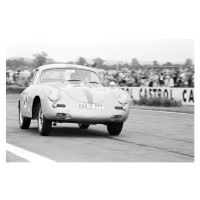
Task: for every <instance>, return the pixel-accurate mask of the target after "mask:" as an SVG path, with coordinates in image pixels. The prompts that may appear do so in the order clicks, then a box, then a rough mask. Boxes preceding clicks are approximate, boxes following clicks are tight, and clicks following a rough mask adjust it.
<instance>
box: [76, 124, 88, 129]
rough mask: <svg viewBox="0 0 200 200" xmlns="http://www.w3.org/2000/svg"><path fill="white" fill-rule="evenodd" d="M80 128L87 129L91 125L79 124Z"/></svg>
mask: <svg viewBox="0 0 200 200" xmlns="http://www.w3.org/2000/svg"><path fill="white" fill-rule="evenodd" d="M78 126H79V128H81V129H87V128H88V127H89V126H90V125H88V124H78Z"/></svg>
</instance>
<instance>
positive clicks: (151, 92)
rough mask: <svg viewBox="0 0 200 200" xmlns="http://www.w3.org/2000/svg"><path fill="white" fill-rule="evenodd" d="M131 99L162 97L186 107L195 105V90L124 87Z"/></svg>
mask: <svg viewBox="0 0 200 200" xmlns="http://www.w3.org/2000/svg"><path fill="white" fill-rule="evenodd" d="M121 89H123V90H125V91H127V92H128V94H129V95H130V97H131V99H132V100H133V99H135V100H140V98H141V97H147V98H150V97H161V98H168V99H174V100H177V101H181V102H182V104H185V105H194V88H164V87H122V88H121Z"/></svg>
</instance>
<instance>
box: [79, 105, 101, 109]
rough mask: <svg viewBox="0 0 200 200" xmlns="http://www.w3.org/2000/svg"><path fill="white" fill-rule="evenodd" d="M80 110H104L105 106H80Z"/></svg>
mask: <svg viewBox="0 0 200 200" xmlns="http://www.w3.org/2000/svg"><path fill="white" fill-rule="evenodd" d="M79 109H80V110H104V107H103V105H97V104H80V105H79Z"/></svg>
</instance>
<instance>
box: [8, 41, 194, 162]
mask: <svg viewBox="0 0 200 200" xmlns="http://www.w3.org/2000/svg"><path fill="white" fill-rule="evenodd" d="M34 45H36V44H34ZM34 45H33V44H27V45H20V44H19V45H18V46H16V44H15V45H12V44H10V46H8V47H7V56H8V57H7V60H6V101H7V102H6V111H7V113H6V117H7V118H6V120H7V127H6V133H7V135H6V140H7V144H6V145H7V148H8V149H7V157H6V159H7V160H6V161H7V162H32V161H33V162H34V161H35V159H36V157H37V156H38V157H39V158H40V159H42V157H43V158H44V161H45V160H47V159H48V160H49V161H52V162H194V104H195V92H194V87H195V83H194V82H195V81H194V80H195V64H194V41H193V40H187V39H179V40H178V39H177V40H172V39H167V40H161V39H160V40H159V39H157V40H107V41H102V42H101V43H98V42H95V41H94V42H87V43H86V42H83V43H77V42H71V43H70V42H66V43H63V45H62V46H59V44H54V45H53V44H51V46H49V45H48V44H45V43H44V44H43V43H42V42H40V45H39V44H38V46H36V48H35V49H36V50H35V51H36V53H34ZM79 47H80V48H79ZM82 49H84V51H83V50H82ZM144 49H145V51H144ZM62 51H63V52H66V53H65V54H64V55H63V54H62V55H60V52H62ZM29 52H30V53H29ZM177 52H180V53H179V54H177ZM17 55H19V56H20V57H18V56H17ZM26 55H27V56H26ZM28 55H30V57H28ZM31 55H32V57H31ZM50 55H51V56H50ZM120 55H121V56H120ZM132 55H134V57H133V56H132ZM22 56H23V57H22ZM76 57H77V59H76ZM132 57H133V58H132ZM73 58H74V60H73ZM119 58H121V60H122V61H120V60H118V59H119ZM154 58H156V59H154ZM59 59H60V60H59ZM67 59H68V60H67ZM15 151H17V152H18V153H16V152H15ZM29 152H30V157H29V155H28V153H29ZM26 153H27V156H26ZM31 155H33V158H32V156H31ZM32 159H33V160H32ZM36 161H37V160H36Z"/></svg>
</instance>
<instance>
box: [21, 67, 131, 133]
mask: <svg viewBox="0 0 200 200" xmlns="http://www.w3.org/2000/svg"><path fill="white" fill-rule="evenodd" d="M18 107H19V126H20V128H21V129H28V128H29V126H30V123H31V120H34V119H36V120H37V121H38V131H39V133H40V134H41V135H42V136H48V135H49V134H50V132H51V128H52V124H53V125H56V124H57V123H77V124H78V126H79V127H80V128H81V129H87V128H88V127H89V126H90V125H96V124H104V125H106V126H107V130H108V133H109V134H110V135H119V134H120V132H121V130H122V127H123V123H124V122H125V121H126V119H127V118H128V115H129V107H130V97H129V95H128V93H127V92H125V91H123V90H121V89H119V88H116V87H103V86H102V84H101V82H100V80H99V77H98V74H97V72H96V70H95V69H94V68H89V67H85V66H81V65H73V64H50V65H43V66H41V67H38V68H37V69H36V71H35V74H34V76H33V80H32V83H31V85H30V86H29V87H28V88H26V89H25V90H24V91H23V92H22V94H21V95H20V99H19V104H18Z"/></svg>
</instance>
